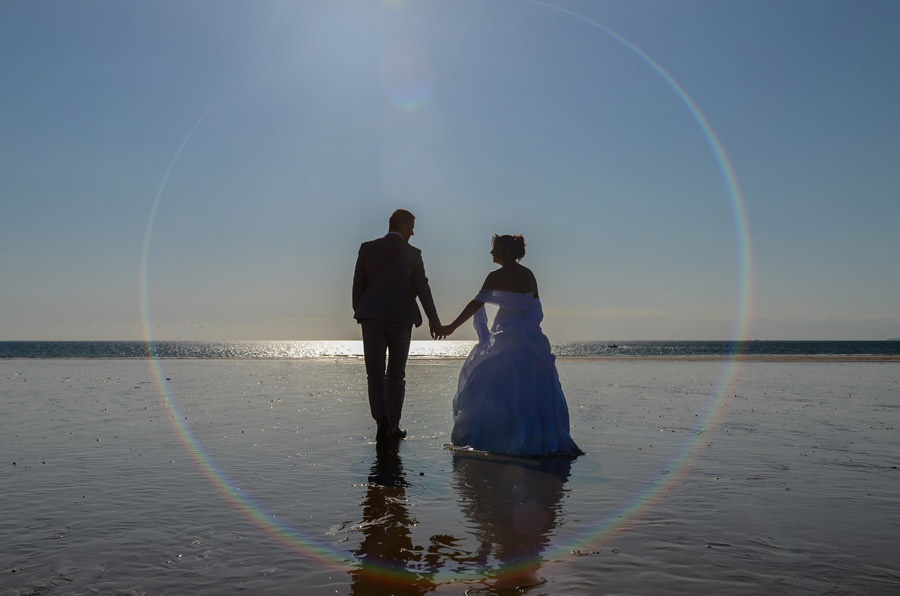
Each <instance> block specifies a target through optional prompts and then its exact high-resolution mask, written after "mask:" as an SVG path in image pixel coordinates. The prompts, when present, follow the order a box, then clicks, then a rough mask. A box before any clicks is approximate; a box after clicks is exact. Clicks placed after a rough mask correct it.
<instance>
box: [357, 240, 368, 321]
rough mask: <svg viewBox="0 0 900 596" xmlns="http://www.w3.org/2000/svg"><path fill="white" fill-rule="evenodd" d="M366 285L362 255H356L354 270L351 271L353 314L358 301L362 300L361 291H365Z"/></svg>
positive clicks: (366, 279) (366, 277)
mask: <svg viewBox="0 0 900 596" xmlns="http://www.w3.org/2000/svg"><path fill="white" fill-rule="evenodd" d="M367 283H368V276H367V275H366V267H365V263H364V262H363V258H362V254H360V255H357V257H356V269H354V271H353V312H354V313H355V312H356V307H357V306H358V305H359V301H360V299H361V298H362V295H363V291H365V289H366V284H367Z"/></svg>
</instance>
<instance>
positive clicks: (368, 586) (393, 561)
mask: <svg viewBox="0 0 900 596" xmlns="http://www.w3.org/2000/svg"><path fill="white" fill-rule="evenodd" d="M408 486H409V485H408V484H407V482H406V475H405V474H404V472H403V463H402V461H401V460H400V453H399V446H398V445H397V444H388V445H383V446H382V445H379V446H378V449H377V453H376V456H375V461H374V462H373V463H372V468H371V470H370V472H369V482H368V484H367V487H366V496H365V499H364V500H363V502H362V508H363V521H362V523H361V524H360V525H359V530H360V531H361V532H362V535H363V539H362V542H361V543H360V545H359V549H357V550H356V551H355V552H354V554H355V555H356V558H357V560H358V561H360V562H361V563H362V565H361V566H358V567H355V568H354V569H352V570H351V571H350V575H351V577H352V580H353V582H352V586H351V591H350V593H351V594H354V595H363V594H371V595H382V594H397V595H408V596H414V595H419V594H426V593H428V592H430V591H432V590H433V589H434V587H435V584H434V583H432V582H431V581H430V580H429V578H428V576H429V575H430V574H428V573H416V572H413V571H410V568H411V567H413V568H414V566H416V565H418V564H419V563H420V561H421V558H422V553H421V549H420V548H416V547H414V546H413V543H412V537H411V531H410V528H411V527H412V526H414V525H415V521H414V520H413V519H412V518H411V516H410V514H409V511H408V509H407V502H406V488H407V487H408Z"/></svg>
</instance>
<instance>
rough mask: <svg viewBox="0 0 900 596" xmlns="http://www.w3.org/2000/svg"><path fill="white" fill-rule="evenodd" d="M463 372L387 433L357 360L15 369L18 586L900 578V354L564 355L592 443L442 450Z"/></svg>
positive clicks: (3, 447)
mask: <svg viewBox="0 0 900 596" xmlns="http://www.w3.org/2000/svg"><path fill="white" fill-rule="evenodd" d="M826 358H827V357H826ZM459 365H460V361H459V360H420V361H415V362H412V363H411V364H410V367H409V371H408V376H409V380H408V389H407V391H408V393H407V403H406V406H405V408H404V412H405V418H404V426H405V427H407V428H408V429H409V437H408V438H407V440H405V441H403V442H402V443H400V444H399V445H398V447H397V449H396V450H377V449H376V447H375V445H374V442H373V440H372V437H373V436H374V425H373V424H372V421H371V420H370V419H369V416H368V407H367V404H366V401H365V374H364V370H363V367H362V363H361V362H360V361H359V360H326V361H301V360H281V361H278V360H271V361H246V360H240V361H227V360H170V361H162V362H161V366H162V369H161V373H162V376H163V378H168V379H169V381H167V382H166V383H165V385H163V386H164V387H166V388H168V390H169V394H168V397H170V400H169V401H168V402H167V401H166V400H165V399H164V397H165V394H164V393H163V392H161V390H160V385H159V384H158V383H157V382H156V380H155V375H154V372H153V370H152V369H151V368H150V366H149V365H148V363H147V362H142V361H133V360H49V361H38V360H8V361H0V405H2V412H3V415H2V417H0V454H2V457H0V544H2V545H3V547H2V548H0V595H3V596H5V595H7V594H35V593H52V594H85V593H102V594H107V593H110V594H174V593H186V592H190V593H192V594H200V595H205V594H209V595H213V594H217V595H218V594H232V593H239V592H241V593H262V594H299V593H303V594H383V593H396V594H463V593H466V592H468V593H471V594H521V593H526V594H552V595H555V594H724V593H727V594H748V595H749V594H760V593H774V594H825V593H833V594H861V595H862V594H866V595H869V594H896V593H900V563H898V561H900V544H898V542H897V540H896V537H897V535H898V533H900V472H898V469H897V468H898V466H900V430H898V428H900V366H897V364H896V359H893V361H872V360H871V359H867V358H865V357H854V358H852V359H849V361H845V359H835V358H827V359H825V360H823V359H822V358H818V357H816V358H805V359H803V360H802V361H797V360H796V359H794V358H789V359H778V360H771V359H765V360H761V359H757V358H754V359H742V360H741V361H740V362H737V363H734V362H730V361H722V360H716V359H714V360H709V359H693V358H692V359H674V360H673V359H648V358H637V359H616V358H613V359H590V360H587V359H586V360H581V359H560V360H559V361H558V365H559V370H560V375H561V378H562V381H563V387H564V389H565V391H566V395H567V398H568V400H569V408H570V412H571V418H572V427H573V428H572V434H573V437H574V438H575V439H576V441H578V443H579V445H580V446H581V447H582V449H584V450H585V451H586V452H587V455H585V456H582V457H580V458H578V459H576V460H574V461H568V460H562V461H560V460H527V459H526V460H516V459H512V458H485V457H478V456H454V455H453V454H452V453H450V452H449V451H447V450H446V449H443V448H442V445H443V444H444V443H446V442H447V441H448V439H449V432H450V426H451V424H452V420H451V415H450V400H451V398H452V394H453V391H454V389H455V384H456V374H457V372H458V370H459ZM731 365H734V367H733V370H732V368H731ZM729 371H731V372H733V374H732V375H730V376H729V375H728V374H727V373H728V372H729ZM723 378H724V379H725V380H726V381H728V384H727V385H725V386H723V385H722V380H723Z"/></svg>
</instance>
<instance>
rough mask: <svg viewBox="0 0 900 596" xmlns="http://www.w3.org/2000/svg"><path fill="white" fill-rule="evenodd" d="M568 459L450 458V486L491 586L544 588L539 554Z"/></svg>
mask: <svg viewBox="0 0 900 596" xmlns="http://www.w3.org/2000/svg"><path fill="white" fill-rule="evenodd" d="M571 465H572V460H571V459H569V458H568V457H543V458H512V457H510V458H504V457H497V456H491V457H485V456H483V455H477V454H471V455H463V454H460V455H454V458H453V474H454V485H455V487H456V490H457V492H458V493H459V497H460V501H461V502H462V507H463V512H464V513H465V515H466V517H467V518H468V519H469V521H470V522H471V524H472V525H473V526H474V530H475V534H476V537H477V538H478V540H479V542H480V546H479V547H478V549H477V551H476V553H473V554H474V555H475V559H476V560H477V561H478V565H479V567H481V568H482V569H488V568H490V567H492V566H493V564H492V563H493V562H492V559H493V561H495V562H497V563H499V566H498V568H496V569H494V570H492V571H487V572H486V573H485V575H486V576H488V577H490V578H492V579H493V583H494V587H495V588H499V589H501V590H503V589H504V588H510V589H512V588H519V589H522V588H525V587H528V586H533V585H536V584H539V583H542V581H543V580H542V579H541V578H540V576H539V575H538V573H537V572H538V569H539V567H540V563H541V558H540V557H541V553H542V552H543V550H544V549H545V548H546V547H547V545H548V543H549V541H550V536H549V534H550V532H551V531H552V530H553V529H554V527H555V526H556V515H557V513H558V511H559V510H560V501H561V499H562V496H563V494H564V492H565V491H564V489H563V486H564V484H565V482H566V480H567V479H568V478H569V473H570V470H571Z"/></svg>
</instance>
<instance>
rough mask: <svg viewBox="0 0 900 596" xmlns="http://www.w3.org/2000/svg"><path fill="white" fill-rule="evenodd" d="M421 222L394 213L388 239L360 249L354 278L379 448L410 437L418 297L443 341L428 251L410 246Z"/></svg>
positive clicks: (403, 213)
mask: <svg viewBox="0 0 900 596" xmlns="http://www.w3.org/2000/svg"><path fill="white" fill-rule="evenodd" d="M415 223H416V218H415V217H414V216H413V214H412V213H410V212H409V211H407V210H406V209H397V210H396V211H394V213H393V214H391V218H390V220H389V222H388V233H387V235H386V236H384V237H383V238H378V239H376V240H371V241H369V242H364V243H363V244H362V245H361V246H360V247H359V257H358V258H357V259H356V270H355V271H354V273H353V318H355V319H356V320H357V321H358V322H359V324H360V325H361V326H362V338H363V352H364V354H365V361H366V376H367V377H368V384H369V408H370V409H371V411H372V418H374V419H375V421H376V422H377V423H378V431H377V433H376V435H375V437H376V441H377V442H378V443H384V442H385V441H388V440H398V439H403V438H405V437H406V431H405V430H402V429H401V428H400V411H401V410H402V409H403V396H404V391H405V389H406V380H405V378H406V360H407V357H408V356H409V342H410V339H411V338H412V327H413V325H415V326H416V327H418V326H419V325H421V324H422V313H421V312H419V307H418V305H417V304H416V298H418V299H419V301H420V302H421V303H422V308H424V309H425V315H426V316H427V317H428V326H429V327H430V329H431V337H433V338H435V339H437V337H438V329H439V328H440V326H441V321H440V319H439V318H438V314H437V309H436V308H435V307H434V300H433V299H432V297H431V288H430V287H429V286H428V278H427V277H425V264H424V263H423V262H422V251H420V250H419V249H418V248H415V247H414V246H411V245H410V244H409V238H410V236H412V235H413V227H414V226H415ZM386 352H387V354H388V359H387V375H385V353H386Z"/></svg>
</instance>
